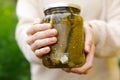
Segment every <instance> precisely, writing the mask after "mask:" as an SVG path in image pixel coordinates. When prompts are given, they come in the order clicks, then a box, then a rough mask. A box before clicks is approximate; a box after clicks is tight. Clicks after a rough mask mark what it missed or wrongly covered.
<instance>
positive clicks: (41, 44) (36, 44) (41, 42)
mask: <svg viewBox="0 0 120 80" xmlns="http://www.w3.org/2000/svg"><path fill="white" fill-rule="evenodd" d="M56 42H57V38H56V37H52V38H45V39H42V40H36V41H35V42H34V43H33V44H32V45H31V49H32V50H33V51H35V50H36V49H40V48H41V47H44V46H48V45H51V44H54V43H56Z"/></svg>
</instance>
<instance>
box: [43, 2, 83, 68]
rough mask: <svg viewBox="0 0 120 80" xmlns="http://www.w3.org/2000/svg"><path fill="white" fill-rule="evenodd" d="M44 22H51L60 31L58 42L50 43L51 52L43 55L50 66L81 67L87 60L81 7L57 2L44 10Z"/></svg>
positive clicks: (45, 63) (44, 60)
mask: <svg viewBox="0 0 120 80" xmlns="http://www.w3.org/2000/svg"><path fill="white" fill-rule="evenodd" d="M44 13H45V17H44V19H43V22H44V23H50V24H51V25H52V27H53V28H55V29H56V30H57V31H58V35H57V36H56V37H57V39H58V41H57V43H56V44H53V45H50V47H51V51H50V53H48V54H46V55H44V56H43V57H42V61H43V64H44V65H45V66H46V67H49V68H71V67H80V66H82V65H83V64H84V62H85V54H84V30H83V19H82V17H81V16H80V15H79V13H80V7H79V6H78V5H75V4H67V3H56V4H51V5H49V6H48V7H46V8H45V10H44Z"/></svg>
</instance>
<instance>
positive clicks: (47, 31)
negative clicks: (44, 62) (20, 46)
mask: <svg viewBox="0 0 120 80" xmlns="http://www.w3.org/2000/svg"><path fill="white" fill-rule="evenodd" d="M27 35H28V38H27V43H28V44H29V45H30V47H31V49H32V51H33V52H34V53H35V55H36V56H37V57H39V58H40V57H42V56H43V55H44V54H47V53H49V52H50V47H49V45H51V44H54V43H56V42H57V38H56V37H55V36H56V35H57V31H56V29H52V26H51V25H50V24H47V23H41V22H40V20H35V22H34V24H33V25H32V27H30V28H29V30H28V31H27Z"/></svg>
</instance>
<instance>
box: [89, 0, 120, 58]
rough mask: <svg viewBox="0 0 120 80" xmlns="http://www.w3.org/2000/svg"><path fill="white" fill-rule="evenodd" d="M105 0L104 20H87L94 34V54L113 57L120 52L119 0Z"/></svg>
mask: <svg viewBox="0 0 120 80" xmlns="http://www.w3.org/2000/svg"><path fill="white" fill-rule="evenodd" d="M106 1H107V2H106V5H105V7H106V14H105V16H106V21H103V20H92V21H90V22H89V24H90V25H91V27H92V28H93V31H94V34H95V46H96V51H95V55H96V56H98V57H113V56H117V55H118V54H119V53H120V0H106ZM110 1H111V2H110Z"/></svg>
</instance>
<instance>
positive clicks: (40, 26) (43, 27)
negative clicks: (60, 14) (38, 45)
mask: <svg viewBox="0 0 120 80" xmlns="http://www.w3.org/2000/svg"><path fill="white" fill-rule="evenodd" d="M51 28H52V26H51V25H50V24H48V23H44V24H35V25H33V26H32V27H31V28H30V29H29V30H28V31H27V34H28V35H33V34H34V33H36V32H39V31H43V30H47V29H51Z"/></svg>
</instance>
